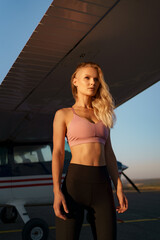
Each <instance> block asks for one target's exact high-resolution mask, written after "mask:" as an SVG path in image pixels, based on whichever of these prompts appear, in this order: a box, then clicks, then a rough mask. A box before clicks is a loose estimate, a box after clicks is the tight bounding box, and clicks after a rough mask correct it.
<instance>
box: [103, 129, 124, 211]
mask: <svg viewBox="0 0 160 240" xmlns="http://www.w3.org/2000/svg"><path fill="white" fill-rule="evenodd" d="M105 159H106V166H107V169H108V172H109V175H110V176H111V179H112V181H113V184H114V186H115V189H116V194H117V198H118V201H119V204H120V206H118V207H117V211H118V213H122V212H124V211H126V210H127V209H128V200H127V198H126V196H125V195H124V193H123V185H122V182H121V179H120V177H119V173H118V166H117V160H116V157H115V154H114V152H113V149H112V145H111V139H110V130H109V136H108V138H107V141H106V144H105Z"/></svg>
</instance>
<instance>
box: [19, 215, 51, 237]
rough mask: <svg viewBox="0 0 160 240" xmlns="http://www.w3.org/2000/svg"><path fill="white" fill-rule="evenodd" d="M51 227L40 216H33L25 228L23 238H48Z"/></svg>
mask: <svg viewBox="0 0 160 240" xmlns="http://www.w3.org/2000/svg"><path fill="white" fill-rule="evenodd" d="M48 233H49V228H48V224H47V223H46V222H45V221H44V220H42V219H40V218H32V219H31V220H29V221H28V222H27V223H26V224H25V225H24V228H23V231H22V239H23V240H47V239H48Z"/></svg>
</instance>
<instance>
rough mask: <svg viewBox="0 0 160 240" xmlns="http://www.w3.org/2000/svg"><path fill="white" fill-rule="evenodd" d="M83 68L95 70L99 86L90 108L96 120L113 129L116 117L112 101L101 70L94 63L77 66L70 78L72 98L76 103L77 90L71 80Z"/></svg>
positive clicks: (83, 63)
mask: <svg viewBox="0 0 160 240" xmlns="http://www.w3.org/2000/svg"><path fill="white" fill-rule="evenodd" d="M83 67H93V68H95V69H97V72H98V79H99V82H100V85H99V88H98V89H97V92H96V95H95V96H94V97H92V107H93V111H94V114H95V116H96V117H97V119H98V120H101V121H102V122H103V123H104V124H105V125H106V126H108V127H109V128H111V127H113V125H114V123H115V120H116V116H115V113H114V108H115V105H114V100H113V98H112V96H111V94H110V92H109V87H108V85H107V84H106V82H105V80H104V75H103V72H102V69H101V68H100V66H99V65H98V64H96V63H94V62H82V63H80V64H78V66H77V68H76V70H75V72H74V73H73V74H72V76H71V89H72V94H73V97H74V99H75V101H76V100H77V88H76V86H75V85H74V84H73V79H74V78H75V76H76V73H77V72H78V70H79V69H81V68H83Z"/></svg>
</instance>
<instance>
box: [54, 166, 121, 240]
mask: <svg viewBox="0 0 160 240" xmlns="http://www.w3.org/2000/svg"><path fill="white" fill-rule="evenodd" d="M62 192H63V194H64V196H65V199H66V203H67V207H68V210H69V214H66V215H67V220H63V219H60V218H58V217H56V240H78V239H79V235H80V230H81V227H82V223H83V217H84V209H86V210H87V211H88V213H87V219H88V221H89V223H90V224H91V229H92V233H93V239H94V240H97V239H98V240H115V239H116V235H117V222H116V210H115V204H114V198H113V192H112V187H111V180H110V178H109V175H108V171H107V168H106V167H105V166H85V165H80V164H73V163H70V165H69V168H68V172H67V175H66V177H65V179H64V182H63V184H62Z"/></svg>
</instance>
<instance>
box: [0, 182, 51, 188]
mask: <svg viewBox="0 0 160 240" xmlns="http://www.w3.org/2000/svg"><path fill="white" fill-rule="evenodd" d="M50 185H53V184H52V183H37V184H26V185H25V184H23V185H22V184H21V185H8V186H0V188H20V187H38V186H50Z"/></svg>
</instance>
